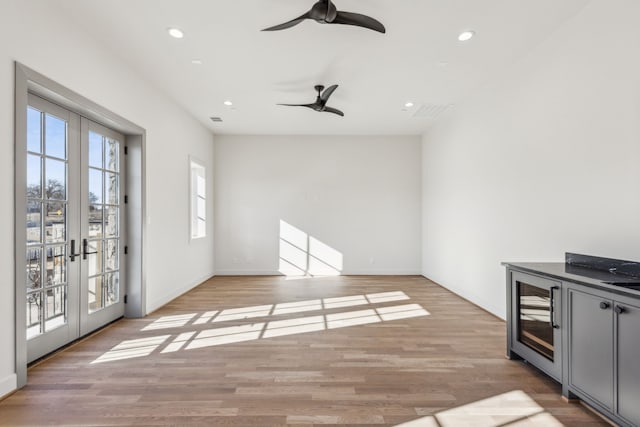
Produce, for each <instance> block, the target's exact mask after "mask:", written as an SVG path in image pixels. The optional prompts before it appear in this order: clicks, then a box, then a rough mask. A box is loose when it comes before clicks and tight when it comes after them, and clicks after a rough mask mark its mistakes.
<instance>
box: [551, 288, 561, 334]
mask: <svg viewBox="0 0 640 427" xmlns="http://www.w3.org/2000/svg"><path fill="white" fill-rule="evenodd" d="M556 289H560V287H558V286H552V287H550V288H549V305H550V306H551V307H550V308H551V313H550V314H549V325H551V327H552V328H553V329H558V328H559V327H560V325H558V324H557V323H556V302H555V293H554V292H553V291H555V290H556Z"/></svg>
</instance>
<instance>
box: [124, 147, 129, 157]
mask: <svg viewBox="0 0 640 427" xmlns="http://www.w3.org/2000/svg"><path fill="white" fill-rule="evenodd" d="M127 154H129V147H126V146H125V147H124V155H125V156H126V155H127Z"/></svg>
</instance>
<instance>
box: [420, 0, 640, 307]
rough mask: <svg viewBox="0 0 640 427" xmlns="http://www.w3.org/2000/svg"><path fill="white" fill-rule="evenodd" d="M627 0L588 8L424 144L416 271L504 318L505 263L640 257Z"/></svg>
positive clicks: (631, 2)
mask: <svg viewBox="0 0 640 427" xmlns="http://www.w3.org/2000/svg"><path fill="white" fill-rule="evenodd" d="M638 16H640V2H638V1H636V0H594V1H593V2H591V3H590V5H589V6H587V7H586V8H585V9H584V10H583V11H582V12H581V13H580V14H579V15H577V16H576V17H575V18H573V19H571V20H570V21H568V22H567V23H566V24H564V26H563V27H561V28H560V30H558V31H557V32H556V33H554V34H553V35H551V36H550V37H549V38H548V39H547V40H546V41H545V42H544V43H542V44H541V45H540V46H538V47H537V48H536V49H535V50H534V51H533V52H531V54H530V55H528V56H527V57H526V58H525V59H524V60H522V61H521V62H519V63H518V64H516V65H515V66H514V67H512V68H511V69H509V70H505V73H504V75H501V76H496V79H495V81H494V82H492V83H491V84H489V85H488V86H487V87H485V88H484V89H483V90H481V91H479V92H478V93H476V94H474V96H473V97H471V98H470V99H468V100H467V101H466V102H464V103H462V104H461V105H459V106H457V107H456V109H455V111H454V112H453V114H452V115H451V116H450V117H449V118H448V119H447V120H445V121H444V122H442V123H440V124H438V125H436V126H435V127H434V128H433V129H432V130H431V131H429V132H428V133H427V134H426V135H425V136H424V140H423V274H424V275H425V276H427V277H429V278H431V279H433V280H435V281H437V282H439V283H440V284H442V285H444V286H446V287H448V288H450V289H451V290H453V291H455V292H457V293H459V294H461V295H463V296H464V297H466V298H468V299H470V300H471V301H473V302H475V303H477V304H479V305H480V306H482V307H484V308H486V309H488V310H490V311H491V312H493V313H495V314H497V315H499V316H503V317H504V315H505V284H504V280H505V279H504V268H502V267H501V266H500V262H501V261H563V260H564V253H565V251H568V252H578V253H587V254H592V255H600V256H607V257H617V258H622V259H631V260H639V259H640V244H639V243H638V242H640V167H638V165H639V160H640V56H639V55H638V54H637V51H638V46H640V33H639V32H638V31H637V17H638Z"/></svg>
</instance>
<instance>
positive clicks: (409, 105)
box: [404, 101, 415, 108]
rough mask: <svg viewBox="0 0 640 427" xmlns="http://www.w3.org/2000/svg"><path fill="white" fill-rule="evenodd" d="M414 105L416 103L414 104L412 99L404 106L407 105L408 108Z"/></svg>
mask: <svg viewBox="0 0 640 427" xmlns="http://www.w3.org/2000/svg"><path fill="white" fill-rule="evenodd" d="M414 105H415V104H414V103H413V102H411V101H409V102H407V103H406V104H404V106H405V107H407V108H411V107H413V106H414Z"/></svg>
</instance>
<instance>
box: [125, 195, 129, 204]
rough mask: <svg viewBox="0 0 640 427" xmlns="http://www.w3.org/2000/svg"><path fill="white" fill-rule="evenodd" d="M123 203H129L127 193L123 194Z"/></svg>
mask: <svg viewBox="0 0 640 427" xmlns="http://www.w3.org/2000/svg"><path fill="white" fill-rule="evenodd" d="M124 203H125V204H127V203H129V196H127V195H125V196H124Z"/></svg>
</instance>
